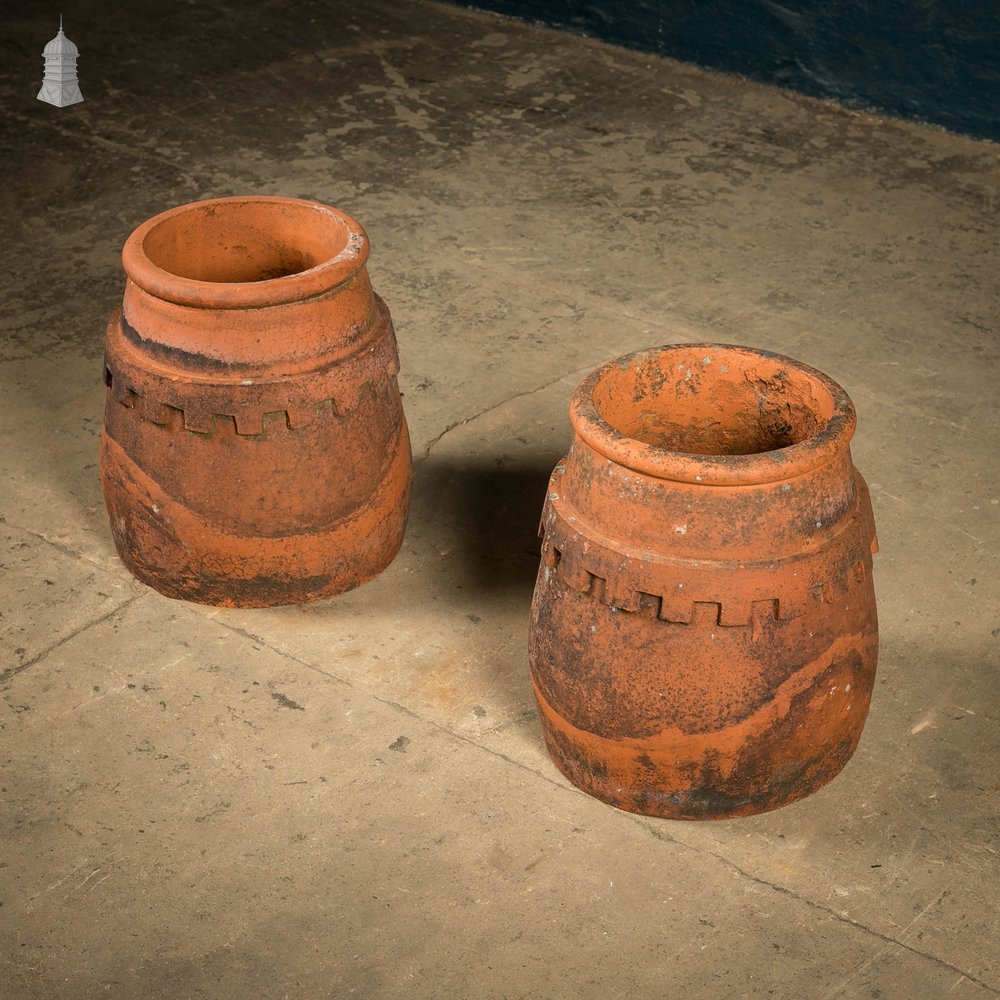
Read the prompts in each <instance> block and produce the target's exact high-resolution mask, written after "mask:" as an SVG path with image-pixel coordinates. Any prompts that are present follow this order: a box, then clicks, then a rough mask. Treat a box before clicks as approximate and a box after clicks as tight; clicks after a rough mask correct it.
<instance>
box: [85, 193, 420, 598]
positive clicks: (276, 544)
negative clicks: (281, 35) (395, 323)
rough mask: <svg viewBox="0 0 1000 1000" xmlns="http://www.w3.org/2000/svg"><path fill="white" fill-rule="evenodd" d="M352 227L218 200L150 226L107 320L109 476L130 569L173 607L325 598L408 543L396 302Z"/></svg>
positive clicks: (334, 216)
mask: <svg viewBox="0 0 1000 1000" xmlns="http://www.w3.org/2000/svg"><path fill="white" fill-rule="evenodd" d="M367 257H368V238H367V236H366V234H365V232H364V230H363V229H362V228H361V226H360V225H359V224H358V223H357V222H355V221H354V220H353V219H352V218H350V217H349V216H347V215H345V214H343V213H342V212H338V211H336V210H335V209H332V208H329V207H327V206H325V205H321V204H319V203H317V202H311V201H303V200H299V199H294V198H277V197H244V198H220V199H216V200H212V201H202V202H197V203H194V204H190V205H182V206H180V207H179V208H175V209H172V210H170V211H167V212H164V213H163V214H161V215H157V216H155V217H154V218H152V219H150V220H149V221H148V222H146V223H144V224H143V225H142V226H140V227H139V228H138V229H137V230H136V231H135V232H134V233H133V234H132V235H131V236H130V237H129V239H128V241H127V242H126V244H125V247H124V250H123V252H122V262H123V265H124V268H125V273H126V276H127V282H126V286H125V294H124V299H123V302H122V307H121V309H120V310H119V311H117V312H116V313H115V314H114V315H113V316H112V317H111V321H110V324H109V326H108V332H107V346H106V354H105V382H106V384H107V387H108V393H107V404H106V408H105V417H104V428H103V433H102V436H101V482H102V486H103V489H104V497H105V501H106V504H107V509H108V514H109V517H110V520H111V530H112V533H113V535H114V540H115V545H116V546H117V549H118V553H119V555H120V556H121V558H122V560H123V561H124V563H125V564H126V566H127V567H128V568H129V569H130V570H131V571H132V573H134V574H135V576H137V577H138V578H139V579H140V580H142V581H143V582H144V583H147V584H149V585H150V586H152V587H155V588H156V589H157V590H159V591H161V592H162V593H164V594H167V595H169V596H170V597H179V598H185V599H187V600H191V601H199V602H202V603H206V604H216V605H225V606H236V607H260V606H266V605H273V604H289V603H297V602H302V601H308V600H312V599H314V598H320V597H328V596H330V595H333V594H336V593H339V592H341V591H344V590H347V589H349V588H351V587H355V586H357V585H358V584H360V583H363V582H364V581H366V580H368V579H370V578H371V577H373V576H375V575H376V574H377V573H379V572H380V571H381V570H382V569H383V568H385V566H387V565H388V564H389V562H390V561H391V560H392V558H393V557H394V556H395V554H396V552H397V551H398V549H399V547H400V544H401V542H402V538H403V531H404V528H405V524H406V516H407V509H408V506H409V497H410V472H411V463H410V444H409V438H408V435H407V428H406V421H405V419H404V416H403V409H402V404H401V400H400V394H399V389H398V386H397V384H396V374H397V372H398V367H399V366H398V361H397V354H396V341H395V335H394V333H393V329H392V323H391V320H390V318H389V313H388V310H387V309H386V307H385V304H384V303H383V302H382V300H381V299H379V298H378V296H376V295H375V294H374V293H373V291H372V288H371V284H370V283H369V280H368V273H367V271H366V268H365V261H366V259H367Z"/></svg>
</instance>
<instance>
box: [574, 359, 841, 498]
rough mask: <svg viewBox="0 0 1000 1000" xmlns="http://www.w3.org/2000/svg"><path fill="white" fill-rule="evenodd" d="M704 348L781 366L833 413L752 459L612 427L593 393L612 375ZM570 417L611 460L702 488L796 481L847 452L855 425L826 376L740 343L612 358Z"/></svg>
mask: <svg viewBox="0 0 1000 1000" xmlns="http://www.w3.org/2000/svg"><path fill="white" fill-rule="evenodd" d="M702 350H706V351H725V352H728V353H730V354H738V355H740V356H741V357H743V358H750V359H754V360H768V361H777V362H780V363H781V364H783V365H785V366H786V367H788V368H791V369H794V370H795V371H797V372H799V373H800V374H802V375H804V376H806V377H807V378H808V379H810V380H811V381H812V382H814V383H816V384H818V385H819V386H820V387H821V388H823V389H824V390H825V391H827V392H828V393H829V394H830V396H831V398H832V399H833V414H832V416H831V417H830V418H829V419H828V420H827V421H826V422H825V423H824V425H823V427H822V428H821V429H820V430H819V431H817V432H816V433H815V434H813V435H811V436H810V437H808V438H806V439H805V440H804V441H800V442H798V443H797V444H793V445H789V446H788V447H787V448H776V449H774V450H772V451H764V452H757V453H755V454H750V455H699V454H691V453H688V452H680V451H671V450H669V449H667V448H661V447H658V446H657V445H651V444H646V443H645V442H644V441H639V440H636V439H635V438H630V437H627V436H626V435H624V434H622V433H621V432H620V431H618V430H617V429H615V428H614V427H613V426H612V425H611V424H610V423H608V421H606V420H605V419H604V417H602V416H601V414H600V412H599V411H598V409H597V407H596V405H595V404H594V390H595V389H596V387H597V385H598V384H599V383H600V382H601V380H602V379H603V378H604V377H605V376H606V375H607V374H609V373H610V372H612V371H614V370H618V369H621V368H629V367H635V366H636V365H637V364H639V363H641V362H643V361H646V360H647V359H650V358H653V357H656V356H663V355H665V354H669V353H671V352H674V351H702ZM569 415H570V422H571V423H572V425H573V429H574V431H575V432H576V435H577V437H579V438H580V439H581V440H582V441H583V442H584V443H585V444H586V445H588V446H589V447H590V448H592V449H593V450H594V451H596V452H597V453H598V454H600V455H602V456H604V457H605V458H607V459H610V460H611V461H612V462H615V463H617V464H619V465H622V466H625V467H626V468H629V469H632V470H633V471H635V472H640V473H643V474H644V475H648V476H654V477H655V478H657V479H668V480H673V481H675V482H683V483H693V484H696V485H699V486H749V485H755V484H765V483H774V482H781V481H784V480H788V479H794V478H796V477H798V476H801V475H804V474H805V473H807V472H811V471H812V470H814V469H817V468H820V467H821V466H823V465H826V464H828V463H829V462H831V461H832V460H833V459H834V458H836V457H837V456H838V455H839V454H841V453H843V452H844V451H846V450H847V449H848V447H849V445H850V442H851V438H852V437H853V436H854V431H855V428H856V427H857V415H856V413H855V409H854V404H853V403H852V402H851V398H850V396H848V395H847V392H846V391H845V390H844V388H843V387H842V386H840V385H838V384H837V383H836V382H834V380H833V379H832V378H830V377H829V376H828V375H825V374H824V373H823V372H821V371H819V370H818V369H816V368H812V367H810V366H809V365H806V364H803V363H802V362H801V361H796V360H795V359H794V358H789V357H787V356H786V355H783V354H775V353H773V352H772V351H763V350H758V349H756V348H753V347H746V346H743V345H740V344H717V343H676V344H665V345H663V346H661V347H651V348H646V349H645V350H641V351H634V352H633V353H631V354H625V355H622V356H621V357H619V358H614V359H613V360H611V361H608V362H607V363H606V364H603V365H601V367H600V368H598V369H596V370H595V371H593V372H592V373H591V374H590V375H588V376H587V378H586V379H584V381H583V382H582V383H580V385H579V387H578V388H577V390H576V392H574V394H573V397H572V400H571V401H570V407H569Z"/></svg>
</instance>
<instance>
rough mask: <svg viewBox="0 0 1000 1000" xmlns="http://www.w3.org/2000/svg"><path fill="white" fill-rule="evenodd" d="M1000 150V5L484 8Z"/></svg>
mask: <svg viewBox="0 0 1000 1000" xmlns="http://www.w3.org/2000/svg"><path fill="white" fill-rule="evenodd" d="M466 5H467V6H474V7H479V8H481V9H487V10H494V11H499V12H500V13H503V14H511V15H513V16H515V17H521V18H528V19H530V20H534V21H540V22H542V23H544V24H549V25H556V26H560V27H564V28H568V29H570V30H571V31H576V32H579V33H581V34H586V35H590V36H592V37H595V38H601V39H603V40H604V41H608V42H613V43H615V44H618V45H625V46H628V47H629V48H634V49H641V50H643V51H646V52H656V53H658V54H659V55H664V56H671V57H673V58H675V59H681V60H684V61H686V62H694V63H698V64H700V65H702V66H709V67H712V68H714V69H721V70H725V71H727V72H732V73H742V74H745V75H747V76H751V77H755V78H756V79H758V80H764V81H766V82H768V83H775V84H779V85H780V86H784V87H791V88H793V89H795V90H799V91H802V92H804V93H807V94H812V95H813V96H816V97H831V98H834V99H836V100H839V101H840V102H842V103H843V104H846V105H848V106H849V107H852V108H872V109H876V110H880V111H883V112H886V113H888V114H891V115H901V116H903V117H907V118H916V119H919V120H923V121H928V122H935V123H937V124H939V125H944V126H945V127H946V128H950V129H953V130H955V131H958V132H964V133H967V134H969V135H975V136H979V137H982V138H989V139H994V140H997V141H1000V0H825V2H824V0H783V2H781V3H778V2H776V0H617V2H616V0H593V2H587V0H475V2H473V3H466Z"/></svg>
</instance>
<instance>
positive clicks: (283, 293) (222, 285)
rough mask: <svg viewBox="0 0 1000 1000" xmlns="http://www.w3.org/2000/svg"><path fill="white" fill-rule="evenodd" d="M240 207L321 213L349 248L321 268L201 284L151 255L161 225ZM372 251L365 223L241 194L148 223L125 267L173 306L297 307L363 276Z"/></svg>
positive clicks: (294, 201) (134, 239) (127, 250)
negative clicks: (151, 239)
mask: <svg viewBox="0 0 1000 1000" xmlns="http://www.w3.org/2000/svg"><path fill="white" fill-rule="evenodd" d="M237 204H241V205H254V204H256V205H260V204H266V205H286V206H295V207H296V208H298V209H302V210H308V211H312V212H316V213H317V214H318V215H323V216H326V217H327V219H328V220H329V222H330V224H331V225H332V226H335V227H337V228H339V229H341V230H345V231H346V234H347V240H346V243H345V246H344V248H343V249H342V250H341V251H340V252H339V253H338V254H337V255H336V256H334V257H331V258H330V259H329V260H325V261H323V262H322V263H321V264H317V265H316V266H315V267H311V268H308V269H306V270H304V271H299V272H297V273H296V274H289V275H284V276H282V277H280V278H268V279H266V280H264V281H199V280H198V279H197V278H185V277H183V276H181V275H178V274H173V273H171V272H170V271H167V270H165V269H164V268H161V267H159V266H158V265H156V264H154V263H153V262H152V261H151V260H150V259H149V257H147V256H146V251H145V241H146V237H147V236H149V234H150V233H151V232H152V231H153V230H154V229H155V228H156V227H157V226H160V225H161V224H163V223H164V222H167V221H168V220H170V219H174V218H177V217H178V216H182V215H186V214H188V213H195V212H198V211H204V210H205V209H206V208H208V207H211V206H217V205H237ZM368 249H369V243H368V234H367V233H366V232H365V230H364V228H363V227H362V225H361V223H359V222H358V221H357V220H356V219H353V218H352V217H351V216H349V215H347V214H346V213H344V212H341V211H339V210H338V209H335V208H331V207H330V206H329V205H324V204H323V203H322V202H319V201H312V200H309V199H306V198H286V197H282V196H279V195H237V196H235V197H231V198H207V199H205V200H203V201H192V202H187V203H186V204H183V205H178V206H176V207H175V208H170V209H167V210H166V211H165V212H160V213H159V214H158V215H154V216H153V217H152V218H151V219H147V220H146V222H144V223H143V224H142V225H141V226H139V227H138V228H137V229H136V230H135V231H134V232H133V233H132V234H131V236H129V238H128V239H127V240H126V241H125V245H124V247H122V266H123V268H124V269H125V274H126V275H127V277H128V279H129V280H130V281H132V282H134V283H135V284H136V285H138V286H139V287H140V288H142V289H143V290H144V291H146V292H149V293H150V294H151V295H155V296H156V297H157V298H159V299H164V300H166V301H167V302H174V303H176V304H177V305H183V306H197V307H201V308H207V309H212V308H216V309H249V308H258V307H261V306H274V305H283V304H285V303H289V302H297V301H300V300H301V299H306V298H312V297H314V296H316V295H321V294H323V293H324V292H329V291H331V290H333V289H334V288H336V287H337V286H338V285H342V284H344V283H345V282H347V281H350V280H351V279H352V278H353V277H354V276H355V275H356V274H357V273H358V272H359V271H361V269H362V268H363V267H364V266H365V263H366V262H367V260H368Z"/></svg>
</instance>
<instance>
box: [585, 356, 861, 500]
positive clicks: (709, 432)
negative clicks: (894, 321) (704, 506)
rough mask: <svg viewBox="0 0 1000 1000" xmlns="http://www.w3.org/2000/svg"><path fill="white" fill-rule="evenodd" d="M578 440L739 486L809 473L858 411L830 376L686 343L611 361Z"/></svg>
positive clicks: (845, 439) (644, 467)
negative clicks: (855, 410)
mask: <svg viewBox="0 0 1000 1000" xmlns="http://www.w3.org/2000/svg"><path fill="white" fill-rule="evenodd" d="M571 417H572V419H573V424H574V427H575V429H576V431H577V433H578V435H579V436H580V437H581V438H583V439H584V441H586V443H587V444H589V445H590V446H591V447H593V448H594V449H595V450H597V451H598V452H600V453H602V454H603V455H605V456H606V457H608V458H611V459H612V460H614V461H616V462H618V463H620V464H622V465H625V466H627V467H629V468H632V469H634V470H635V471H638V472H644V473H647V474H650V475H654V476H657V477H659V478H664V479H675V480H681V481H686V482H697V483H705V484H706V485H711V484H715V485H736V484H740V483H763V482H773V481H775V480H778V479H789V478H793V477H795V476H797V475H801V474H802V473H804V472H807V471H809V470H810V469H813V468H816V467H818V466H819V465H822V464H825V463H826V462H828V461H830V459H831V458H832V457H833V456H834V454H835V453H836V452H837V451H838V450H839V449H842V448H845V447H846V446H847V444H848V443H849V442H850V439H851V436H852V434H853V432H854V426H855V415H854V406H853V404H852V403H851V401H850V399H849V398H848V396H847V394H846V393H845V392H844V390H843V389H842V388H841V387H840V386H839V385H837V384H836V383H835V382H834V381H833V380H832V379H830V378H829V377H827V376H826V375H824V374H823V373H822V372H819V371H816V370H815V369H813V368H810V367H808V366H807V365H803V364H801V363H800V362H798V361H794V360H792V359H791V358H786V357H783V356H781V355H777V354H771V353H770V352H766V351H757V350H754V349H752V348H746V347H738V346H733V345H725V344H677V345H668V346H666V347H662V348H654V349H651V350H647V351H639V352H637V353H635V354H631V355H627V356H626V357H623V358H618V359H616V360H614V361H611V362H609V363H608V364H606V365H604V366H603V367H601V368H599V369H598V370H597V371H595V372H594V373H593V374H592V375H591V376H590V377H589V378H588V379H587V380H586V381H585V382H584V383H583V384H582V385H581V386H580V388H579V389H578V390H577V393H576V395H575V396H574V398H573V404H572V406H571Z"/></svg>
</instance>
